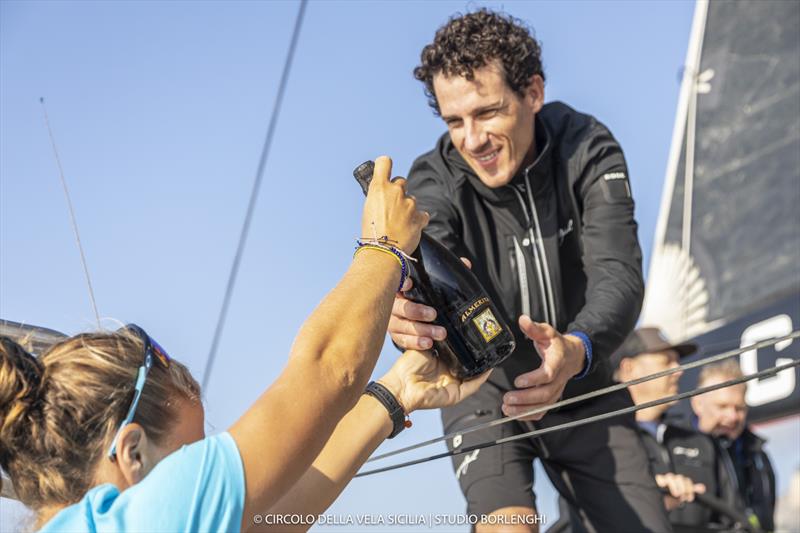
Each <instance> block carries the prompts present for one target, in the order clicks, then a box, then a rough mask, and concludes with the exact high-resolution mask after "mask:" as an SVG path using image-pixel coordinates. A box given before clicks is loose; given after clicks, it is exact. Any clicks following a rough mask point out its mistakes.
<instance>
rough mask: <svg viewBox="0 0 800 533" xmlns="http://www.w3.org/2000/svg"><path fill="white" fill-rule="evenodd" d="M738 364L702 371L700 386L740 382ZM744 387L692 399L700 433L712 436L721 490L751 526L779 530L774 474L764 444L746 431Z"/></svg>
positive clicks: (724, 363) (709, 366)
mask: <svg viewBox="0 0 800 533" xmlns="http://www.w3.org/2000/svg"><path fill="white" fill-rule="evenodd" d="M742 375H743V374H742V370H741V368H740V367H739V364H738V363H737V362H736V361H731V360H728V361H724V362H722V363H716V364H713V365H708V366H707V367H705V368H703V370H702V371H701V372H700V376H699V378H698V380H697V387H698V388H700V387H707V386H710V385H716V384H718V383H722V382H724V381H728V380H731V379H736V378H740V377H742ZM746 391H747V386H746V385H745V384H744V383H741V384H739V385H732V386H730V387H725V388H722V389H719V390H715V391H712V392H708V393H706V394H701V395H700V396H695V397H694V398H692V410H693V411H694V413H695V415H697V428H698V429H699V430H700V431H702V432H704V433H707V434H709V435H711V436H712V437H714V442H715V443H716V445H717V449H718V453H719V457H720V461H721V462H722V464H723V466H724V468H725V471H726V473H727V474H728V476H727V477H726V480H727V481H726V483H725V486H723V487H722V488H723V490H724V491H725V492H728V493H731V492H732V493H735V494H736V495H737V496H738V497H739V498H740V500H739V501H741V502H743V506H744V511H745V512H746V513H747V516H748V518H749V519H750V522H751V523H752V524H753V525H755V526H757V527H759V528H761V529H763V530H764V531H772V530H774V529H775V521H774V513H775V473H774V472H773V470H772V463H771V462H770V460H769V456H768V455H767V453H766V451H764V442H765V441H764V439H762V438H761V437H759V436H757V435H756V434H755V433H753V432H752V431H750V429H748V427H747V422H746V421H747V403H746V402H745V394H746Z"/></svg>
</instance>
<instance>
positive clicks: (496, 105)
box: [473, 100, 505, 115]
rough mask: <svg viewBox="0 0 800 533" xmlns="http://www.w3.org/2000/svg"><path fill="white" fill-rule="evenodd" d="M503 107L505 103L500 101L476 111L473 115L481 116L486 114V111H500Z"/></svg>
mask: <svg viewBox="0 0 800 533" xmlns="http://www.w3.org/2000/svg"><path fill="white" fill-rule="evenodd" d="M503 106H505V102H504V101H503V100H498V101H496V102H492V103H491V104H486V105H484V106H481V107H479V108H477V109H475V111H473V113H475V114H476V115H480V114H481V113H485V112H486V111H494V110H495V109H500V108H502V107H503Z"/></svg>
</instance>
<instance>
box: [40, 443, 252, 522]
mask: <svg viewBox="0 0 800 533" xmlns="http://www.w3.org/2000/svg"><path fill="white" fill-rule="evenodd" d="M244 497H245V488H244V468H243V467H242V459H241V457H240V455H239V449H238V448H237V447H236V442H235V441H234V440H233V437H231V436H230V434H228V433H220V434H219V435H214V436H213V437H207V438H205V439H203V440H201V441H198V442H195V443H193V444H190V445H188V446H183V447H182V448H180V449H179V450H177V451H175V452H174V453H172V454H170V455H168V456H167V457H165V458H164V459H162V460H161V462H159V463H158V464H157V465H156V466H155V467H154V468H153V470H151V471H150V473H148V474H147V476H145V478H144V479H143V480H142V481H140V482H139V483H137V484H136V485H133V486H132V487H130V488H128V489H127V490H125V491H124V492H120V491H119V489H117V487H116V486H114V485H112V484H110V483H107V484H104V485H100V486H97V487H94V488H93V489H91V490H90V491H89V492H87V493H86V495H85V496H84V497H83V499H82V500H81V501H79V502H78V503H76V504H74V505H70V506H69V507H67V508H65V509H62V510H61V511H60V512H59V513H58V514H56V515H55V516H54V517H53V518H52V519H51V520H50V521H49V522H47V523H46V524H45V525H44V527H43V528H42V529H41V531H42V532H50V531H59V532H60V531H70V532H71V531H91V532H96V531H97V532H107V531H108V532H112V531H136V532H139V531H147V532H152V533H157V532H161V531H164V532H173V531H191V532H206V531H214V532H216V531H239V530H240V529H241V527H242V512H243V510H244Z"/></svg>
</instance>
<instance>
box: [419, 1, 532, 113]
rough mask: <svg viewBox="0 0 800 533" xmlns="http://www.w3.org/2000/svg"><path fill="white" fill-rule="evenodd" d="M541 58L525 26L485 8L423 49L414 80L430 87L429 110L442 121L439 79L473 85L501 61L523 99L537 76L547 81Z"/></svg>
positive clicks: (456, 20)
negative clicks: (456, 78) (435, 80)
mask: <svg viewBox="0 0 800 533" xmlns="http://www.w3.org/2000/svg"><path fill="white" fill-rule="evenodd" d="M541 54H542V49H541V46H540V45H539V42H538V41H537V40H536V39H534V38H533V36H532V32H531V31H530V30H529V28H528V27H527V26H526V25H525V23H523V22H522V21H521V20H519V19H516V18H514V17H512V16H511V15H506V14H501V13H495V12H494V11H491V10H489V9H486V8H482V9H480V10H478V11H476V12H474V13H468V14H466V15H460V14H459V15H455V16H453V17H451V18H450V20H449V21H448V22H447V24H445V25H444V26H442V27H441V28H439V30H437V32H436V36H435V37H434V39H433V42H432V43H431V44H429V45H427V46H426V47H425V48H423V49H422V54H420V65H419V66H417V67H416V68H415V69H414V77H415V78H416V79H418V80H419V81H421V82H422V83H424V84H425V94H426V95H427V96H428V104H429V105H430V106H431V107H432V108H433V110H434V112H435V113H436V114H437V115H438V114H439V113H440V110H439V102H438V101H437V100H436V93H435V92H434V90H433V77H434V76H435V75H436V74H439V73H442V74H444V75H445V76H448V77H450V76H463V77H465V78H466V79H468V80H472V79H474V77H475V76H474V73H475V70H476V69H479V68H481V67H484V66H486V65H488V64H489V63H492V62H493V61H499V62H500V64H501V65H502V66H503V72H504V74H505V80H506V83H507V84H508V86H509V87H510V88H511V89H512V90H513V91H514V92H516V93H517V94H519V95H520V96H521V95H522V94H523V92H524V90H525V88H526V87H528V85H529V83H530V79H531V76H533V75H534V74H538V75H540V76H541V77H542V80H544V71H543V69H542V58H541Z"/></svg>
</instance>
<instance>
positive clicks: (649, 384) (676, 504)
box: [611, 327, 720, 530]
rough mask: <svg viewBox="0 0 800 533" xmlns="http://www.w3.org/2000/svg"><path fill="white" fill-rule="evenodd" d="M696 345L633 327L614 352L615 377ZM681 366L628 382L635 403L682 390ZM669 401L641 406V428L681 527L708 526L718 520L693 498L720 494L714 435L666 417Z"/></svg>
mask: <svg viewBox="0 0 800 533" xmlns="http://www.w3.org/2000/svg"><path fill="white" fill-rule="evenodd" d="M696 351H697V345H695V344H692V343H682V344H673V343H671V342H669V341H668V340H667V339H666V338H665V337H664V335H663V334H662V333H661V331H660V330H659V329H658V328H654V327H643V328H639V329H636V330H634V331H633V332H631V334H630V335H628V337H627V338H626V339H625V341H624V342H623V343H622V346H620V347H619V348H618V349H617V351H616V352H615V353H614V354H613V355H612V358H611V362H612V364H613V365H614V366H615V367H616V369H617V370H616V373H615V377H616V378H617V380H618V381H620V382H623V383H624V382H627V381H631V380H634V379H637V378H641V377H645V376H648V375H651V374H654V373H656V372H661V371H664V370H667V369H668V368H675V367H677V366H678V365H679V364H680V363H679V361H680V360H681V359H682V358H684V357H686V356H689V355H691V354H693V353H695V352H696ZM681 374H682V372H676V373H674V374H671V375H669V376H664V377H661V378H658V379H653V380H650V381H645V382H644V383H639V384H637V385H632V386H630V387H628V390H629V391H630V393H631V397H632V398H633V401H634V403H635V404H636V405H641V404H643V403H646V402H649V401H653V400H658V399H661V398H665V397H667V396H672V395H674V394H677V393H678V380H679V379H680V377H681ZM671 405H673V404H672V403H666V404H662V405H657V406H653V407H649V408H647V409H642V410H640V411H637V412H636V422H637V423H638V425H639V433H640V435H641V437H642V441H643V442H644V444H645V448H646V449H647V454H648V456H649V457H650V465H651V469H652V470H653V474H654V475H655V478H656V483H657V484H658V486H659V487H661V488H662V489H664V490H665V491H668V492H669V494H668V495H665V496H664V505H665V507H666V508H667V510H668V511H669V518H670V522H671V523H672V525H673V527H675V529H676V530H680V529H684V528H697V527H700V528H703V527H707V526H708V524H709V523H711V522H712V521H716V519H715V517H714V516H713V512H712V510H711V509H708V508H707V507H705V506H703V505H701V504H700V503H698V502H695V501H694V499H695V498H694V497H695V494H697V493H706V492H708V493H709V494H712V495H716V494H717V491H718V487H719V482H718V480H719V472H720V466H719V462H718V460H717V453H716V449H715V447H714V443H713V441H712V440H711V439H710V438H708V436H706V435H704V434H702V433H700V432H699V431H697V430H696V429H694V428H693V427H692V426H691V424H689V423H686V424H684V423H682V421H680V420H679V419H676V418H673V417H667V416H665V415H666V412H667V409H668V408H669V407H670V406H671Z"/></svg>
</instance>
